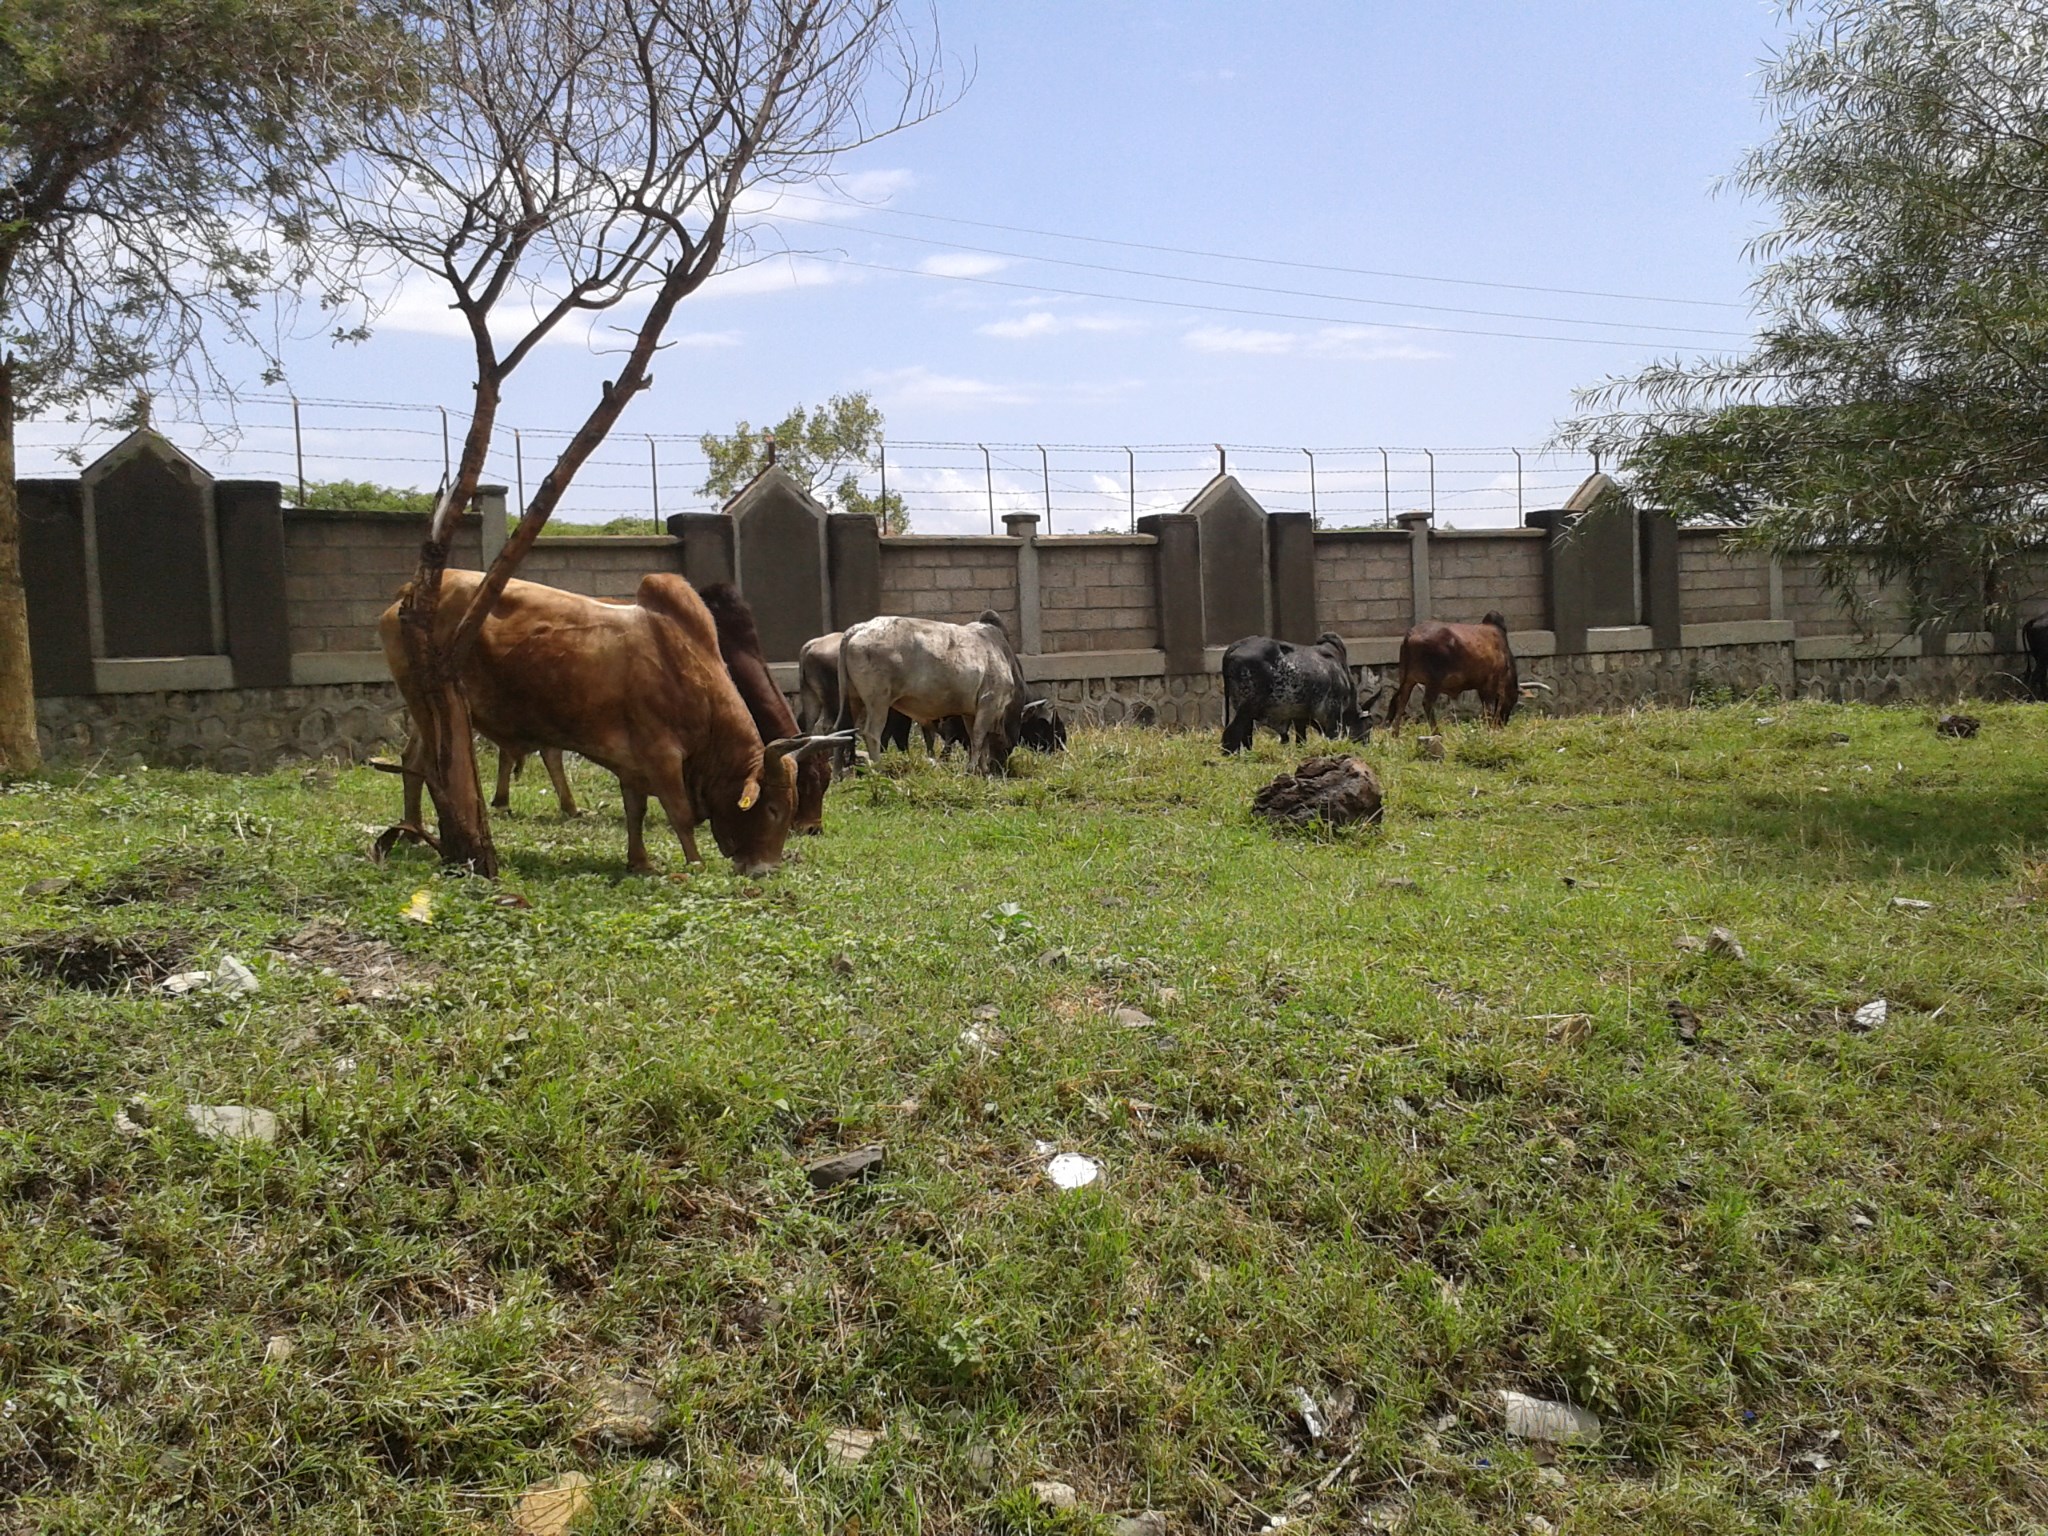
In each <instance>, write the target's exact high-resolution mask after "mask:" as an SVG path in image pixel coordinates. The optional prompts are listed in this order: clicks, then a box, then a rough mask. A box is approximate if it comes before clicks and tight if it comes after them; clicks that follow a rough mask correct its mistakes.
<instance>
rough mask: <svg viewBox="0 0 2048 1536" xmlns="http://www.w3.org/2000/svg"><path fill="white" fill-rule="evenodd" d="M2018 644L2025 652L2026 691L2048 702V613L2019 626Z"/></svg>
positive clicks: (2037, 615)
mask: <svg viewBox="0 0 2048 1536" xmlns="http://www.w3.org/2000/svg"><path fill="white" fill-rule="evenodd" d="M2020 644H2021V646H2022V648H2023V649H2024V650H2025V651H2026V653H2027V692H2029V693H2031V694H2032V695H2033V696H2034V697H2035V698H2037V699H2039V700H2040V701H2041V702H2042V703H2044V704H2048V613H2037V614H2035V615H2034V617H2033V618H2031V619H2029V620H2027V622H2026V623H2024V624H2022V625H2021V626H2020Z"/></svg>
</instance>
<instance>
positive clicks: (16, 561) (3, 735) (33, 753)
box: [0, 358, 43, 774]
mask: <svg viewBox="0 0 2048 1536" xmlns="http://www.w3.org/2000/svg"><path fill="white" fill-rule="evenodd" d="M42 765H43V753H42V748H41V747H40V746H38V745H37V743H36V690H35V680H34V677H33V675H32V674H31V672H30V670H29V654H28V591H27V589H26V588H25V587H24V586H23V585H22V580H21V496H20V493H19V492H18V491H17V489H16V488H15V484H14V360H13V359H12V358H0V773H4V774H22V773H34V772H35V771H36V770H37V769H39V768H41V767H42Z"/></svg>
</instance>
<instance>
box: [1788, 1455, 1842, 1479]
mask: <svg viewBox="0 0 2048 1536" xmlns="http://www.w3.org/2000/svg"><path fill="white" fill-rule="evenodd" d="M1785 1465H1786V1467H1787V1468H1788V1469H1789V1470H1790V1471H1791V1473H1792V1475H1793V1476H1795V1477H1819V1476H1820V1475H1821V1473H1823V1472H1825V1471H1827V1469H1828V1468H1829V1467H1832V1466H1833V1465H1834V1463H1833V1462H1832V1461H1830V1460H1829V1459H1828V1458H1827V1457H1825V1456H1823V1455H1821V1453H1820V1452H1819V1451H1794V1452H1793V1453H1792V1454H1791V1455H1790V1456H1789V1457H1787V1458H1786V1461H1785Z"/></svg>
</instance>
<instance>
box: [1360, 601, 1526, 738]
mask: <svg viewBox="0 0 2048 1536" xmlns="http://www.w3.org/2000/svg"><path fill="white" fill-rule="evenodd" d="M1538 686H1540V685H1539V684H1534V683H1532V684H1530V687H1532V688H1533V687H1538ZM1417 688H1420V689H1422V691H1423V692H1422V712H1423V714H1424V715H1426V716H1427V717H1428V719H1429V728H1430V730H1431V732H1432V733H1434V732H1435V730H1436V728H1437V724H1436V701H1437V700H1438V699H1439V698H1442V697H1449V698H1456V697H1457V696H1458V695H1459V694H1461V693H1463V692H1465V690H1466V689H1468V688H1469V689H1472V690H1473V691H1475V692H1476V693H1478V695H1479V704H1480V708H1481V710H1482V711H1483V712H1484V714H1485V717H1486V719H1487V721H1488V722H1489V723H1490V724H1493V725H1506V724H1507V723H1508V716H1510V715H1512V714H1513V713H1514V712H1515V705H1516V703H1517V702H1519V700H1520V699H1521V696H1522V693H1523V691H1524V690H1523V688H1522V685H1521V680H1520V678H1519V677H1518V676H1517V675H1516V673H1515V653H1514V651H1513V650H1512V649H1511V648H1510V647H1509V645H1508V621H1507V620H1506V619H1505V618H1503V617H1502V616H1501V615H1500V614H1498V613H1489V614H1488V615H1487V616H1486V617H1485V618H1483V619H1481V620H1480V621H1479V622H1478V623H1477V624H1439V623H1437V622H1436V621H1435V620H1433V619H1432V620H1430V621H1428V622H1427V623H1422V624H1417V625H1416V626H1415V627H1414V628H1413V629H1411V630H1409V631H1408V633H1407V634H1405V635H1403V636H1402V637H1401V674H1400V680H1399V681H1398V682H1396V683H1395V684H1394V702H1393V704H1392V705H1391V706H1390V707H1389V708H1388V710H1387V728H1388V730H1389V732H1390V733H1391V734H1392V735H1395V736H1398V735H1400V734H1401V716H1402V715H1404V714H1405V713H1407V710H1408V697H1409V695H1410V694H1412V693H1413V692H1414V691H1415V690H1416V689H1417Z"/></svg>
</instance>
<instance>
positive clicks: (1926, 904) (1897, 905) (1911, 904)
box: [1891, 896, 1934, 912]
mask: <svg viewBox="0 0 2048 1536" xmlns="http://www.w3.org/2000/svg"><path fill="white" fill-rule="evenodd" d="M1891 909H1892V910H1893V911H1894V912H1932V911H1933V910H1934V903H1933V902H1931V901H1916V900H1914V899H1913V898H1912V897H1911V896H1894V897H1893V898H1892V899H1891Z"/></svg>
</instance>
